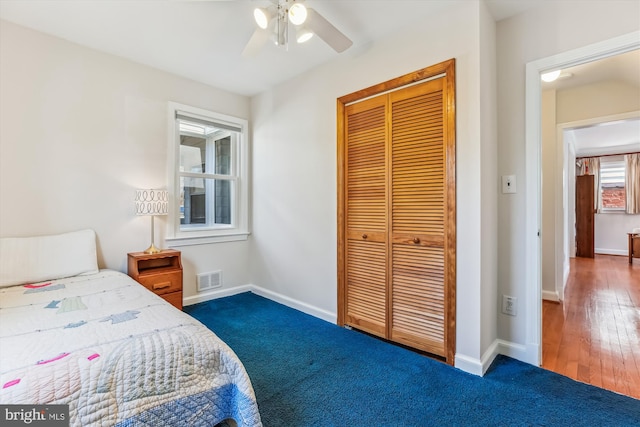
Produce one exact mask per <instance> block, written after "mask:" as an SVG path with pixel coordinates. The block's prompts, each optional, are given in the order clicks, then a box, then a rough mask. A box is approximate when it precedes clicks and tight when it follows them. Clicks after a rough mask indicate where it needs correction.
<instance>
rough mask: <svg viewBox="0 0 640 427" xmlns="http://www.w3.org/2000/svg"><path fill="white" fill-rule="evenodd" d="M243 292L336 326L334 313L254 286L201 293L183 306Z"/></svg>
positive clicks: (191, 297)
mask: <svg viewBox="0 0 640 427" xmlns="http://www.w3.org/2000/svg"><path fill="white" fill-rule="evenodd" d="M244 292H253V293H254V294H256V295H260V296H261V297H265V298H268V299H270V300H273V301H275V302H279V303H280V304H282V305H286V306H287V307H291V308H295V309H296V310H299V311H302V312H303V313H306V314H309V315H311V316H314V317H317V318H319V319H322V320H325V321H327V322H330V323H333V324H336V323H337V321H338V316H337V314H336V313H331V312H330V311H327V310H323V309H321V308H318V307H315V306H312V305H310V304H307V303H305V302H302V301H298V300H295V299H293V298H289V297H287V296H284V295H282V294H279V293H277V292H273V291H270V290H268V289H265V288H261V287H260V286H256V285H251V284H249V285H242V286H237V287H235V288H228V289H219V290H215V291H209V292H202V293H200V294H198V295H194V296H190V297H186V298H184V299H183V301H182V304H183V305H185V306H186V305H192V304H197V303H199V302H205V301H210V300H214V299H217V298H224V297H229V296H231V295H237V294H241V293H244Z"/></svg>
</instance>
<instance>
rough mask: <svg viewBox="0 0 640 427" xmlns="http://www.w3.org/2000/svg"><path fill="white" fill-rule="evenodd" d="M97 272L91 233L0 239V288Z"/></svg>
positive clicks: (84, 231) (74, 232)
mask: <svg viewBox="0 0 640 427" xmlns="http://www.w3.org/2000/svg"><path fill="white" fill-rule="evenodd" d="M97 272H98V260H97V255H96V234H95V232H94V231H93V230H81V231H73V232H71V233H64V234H57V235H51V236H37V237H3V238H0V287H4V286H12V285H20V284H23V283H34V282H42V281H45V280H53V279H60V278H63V277H70V276H76V275H78V274H91V273H97Z"/></svg>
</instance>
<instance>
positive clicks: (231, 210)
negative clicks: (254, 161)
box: [168, 103, 248, 246]
mask: <svg viewBox="0 0 640 427" xmlns="http://www.w3.org/2000/svg"><path fill="white" fill-rule="evenodd" d="M169 114H170V116H169V117H170V122H171V124H170V135H171V136H172V137H171V139H172V140H171V141H170V162H171V166H172V167H171V168H170V169H171V171H170V181H171V183H172V184H171V188H172V190H173V191H172V193H173V194H172V195H173V199H172V200H173V207H174V209H173V210H172V215H170V221H171V226H170V230H169V233H168V234H169V235H168V240H169V241H172V243H173V244H174V246H179V245H180V243H183V244H190V243H202V242H209V241H220V240H222V241H227V240H237V239H246V235H247V234H248V230H247V223H248V221H247V215H248V213H247V200H248V197H247V194H248V189H247V188H246V186H247V179H246V174H247V170H246V168H247V166H246V165H247V160H246V155H247V122H246V120H243V119H238V118H234V117H229V116H224V115H221V114H217V113H214V112H210V111H206V110H202V109H198V108H194V107H189V106H185V105H180V104H175V103H170V105H169ZM194 239H197V240H198V241H194Z"/></svg>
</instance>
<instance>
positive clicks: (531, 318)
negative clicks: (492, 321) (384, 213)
mask: <svg viewBox="0 0 640 427" xmlns="http://www.w3.org/2000/svg"><path fill="white" fill-rule="evenodd" d="M636 49H640V31H635V32H632V33H629V34H625V35H622V36H618V37H614V38H611V39H609V40H605V41H602V42H598V43H594V44H591V45H588V46H584V47H581V48H578V49H574V50H570V51H567V52H564V53H560V54H557V55H553V56H549V57H546V58H542V59H538V60H535V61H531V62H528V63H527V64H526V92H525V157H526V159H525V177H526V185H525V192H526V193H525V197H526V200H525V212H526V214H525V271H524V277H525V287H526V299H527V310H526V335H525V339H526V343H525V345H526V354H525V361H526V362H528V363H530V364H533V365H536V366H540V365H541V363H542V282H541V276H542V264H541V239H540V232H541V216H542V215H541V206H542V202H541V188H542V183H541V167H542V164H541V157H542V153H541V147H542V143H541V129H542V127H541V126H542V117H541V106H542V85H541V83H540V74H541V73H544V72H547V71H551V70H554V69H558V68H568V67H573V66H576V65H580V64H584V63H587V62H591V61H595V60H598V59H603V58H607V57H609V56H613V55H618V54H621V53H625V52H629V51H632V50H636Z"/></svg>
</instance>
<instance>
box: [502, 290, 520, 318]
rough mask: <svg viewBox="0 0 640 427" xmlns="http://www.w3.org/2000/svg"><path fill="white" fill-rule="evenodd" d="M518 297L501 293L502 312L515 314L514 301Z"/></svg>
mask: <svg viewBox="0 0 640 427" xmlns="http://www.w3.org/2000/svg"><path fill="white" fill-rule="evenodd" d="M517 301H518V298H516V297H510V296H509V295H502V312H503V313H504V314H508V315H509V316H515V315H516V314H517V310H516V302H517Z"/></svg>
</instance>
